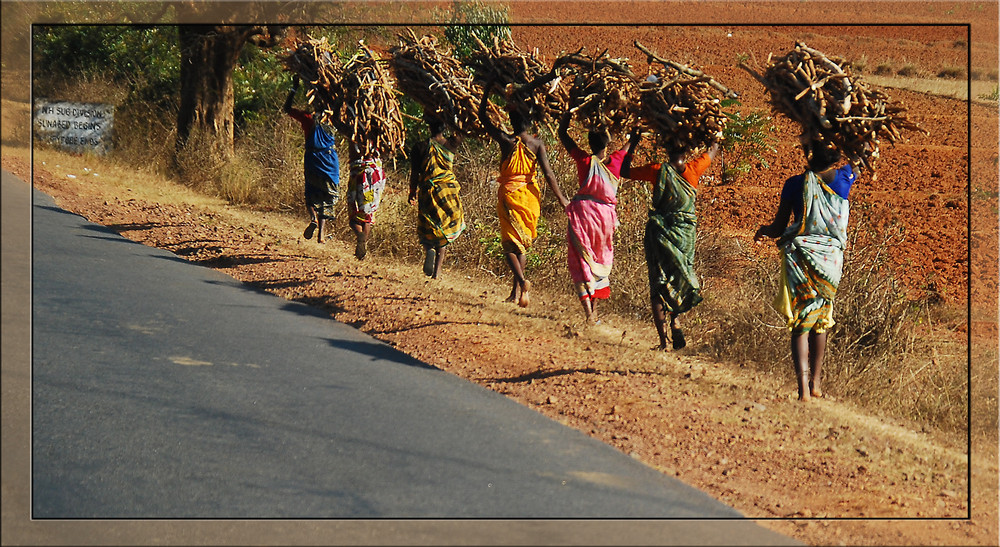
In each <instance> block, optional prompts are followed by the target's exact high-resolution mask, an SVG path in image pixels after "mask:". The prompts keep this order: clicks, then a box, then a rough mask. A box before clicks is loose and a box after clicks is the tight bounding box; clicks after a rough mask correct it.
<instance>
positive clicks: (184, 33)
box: [177, 25, 259, 163]
mask: <svg viewBox="0 0 1000 547" xmlns="http://www.w3.org/2000/svg"><path fill="white" fill-rule="evenodd" d="M254 28H255V27H252V26H221V25H182V26H181V27H180V28H179V29H178V30H179V38H180V46H181V67H180V68H181V74H180V80H181V103H180V110H179V111H178V113H177V150H178V151H181V150H183V149H184V148H185V147H187V145H188V144H190V145H192V146H194V147H195V149H196V150H197V151H198V152H199V153H198V156H201V157H204V159H205V160H208V161H211V162H212V163H215V162H217V161H225V160H227V159H229V158H230V157H232V155H233V68H234V67H235V66H236V60H237V58H238V57H239V54H240V50H241V49H242V48H243V46H244V44H246V42H247V40H248V38H249V37H250V36H251V34H252V33H253V31H254ZM256 28H259V27H256Z"/></svg>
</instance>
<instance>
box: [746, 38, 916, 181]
mask: <svg viewBox="0 0 1000 547" xmlns="http://www.w3.org/2000/svg"><path fill="white" fill-rule="evenodd" d="M740 66H741V67H742V68H744V69H745V70H747V71H748V72H750V74H752V75H753V76H754V77H755V78H757V80H758V81H760V83H762V84H763V85H764V87H766V88H767V90H768V92H770V94H771V107H772V109H773V110H774V111H775V112H778V113H781V114H784V115H786V116H788V117H789V118H791V119H792V120H794V121H796V122H798V123H799V124H800V125H801V126H802V138H803V140H804V141H807V142H817V141H818V142H822V143H826V144H827V145H828V146H831V147H833V148H836V149H837V150H839V151H840V152H841V153H842V154H843V155H844V156H846V158H847V159H848V160H849V161H851V162H852V163H855V164H861V165H863V166H864V167H865V168H866V169H867V170H868V172H870V173H871V174H872V178H873V179H874V178H875V160H876V159H877V158H878V156H879V151H878V145H879V143H880V138H886V139H888V140H889V142H891V143H895V142H896V141H897V140H901V139H902V135H901V134H900V129H911V130H916V131H921V132H923V133H925V134H926V133H927V131H925V130H924V129H922V128H920V126H919V125H917V124H916V123H915V122H912V121H910V120H908V119H907V118H906V115H905V113H904V112H905V110H906V109H905V107H903V105H902V103H896V104H893V103H891V102H890V101H889V97H888V96H887V95H886V94H885V93H883V92H881V91H878V90H870V89H868V88H867V87H866V86H865V85H864V84H862V83H861V81H860V80H861V79H860V77H857V76H854V75H853V74H851V70H850V64H849V63H847V62H846V61H845V60H844V59H842V58H839V57H828V56H827V55H824V54H823V53H821V52H819V51H817V50H815V49H813V48H810V47H807V46H806V45H805V44H804V43H802V42H797V43H796V44H795V49H793V50H792V51H790V52H788V53H787V54H786V55H784V56H783V57H779V58H777V59H774V58H772V57H771V56H768V67H767V68H766V70H765V71H764V75H763V76H761V75H759V74H757V73H756V72H754V71H753V70H752V69H750V68H749V67H747V66H746V65H745V64H742V63H741V64H740ZM807 149H808V148H807ZM806 159H807V160H808V159H809V158H806Z"/></svg>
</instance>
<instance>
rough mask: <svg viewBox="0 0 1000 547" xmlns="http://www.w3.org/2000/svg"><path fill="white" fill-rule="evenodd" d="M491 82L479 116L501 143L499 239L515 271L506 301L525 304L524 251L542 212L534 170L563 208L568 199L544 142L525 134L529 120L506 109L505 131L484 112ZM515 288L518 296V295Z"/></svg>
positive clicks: (528, 283) (490, 132)
mask: <svg viewBox="0 0 1000 547" xmlns="http://www.w3.org/2000/svg"><path fill="white" fill-rule="evenodd" d="M490 87H491V85H490V84H487V86H486V92H484V93H483V100H482V101H481V102H480V104H479V120H480V121H481V123H482V124H483V128H484V129H485V130H486V133H487V134H488V135H489V136H490V137H491V138H492V139H493V140H495V141H496V142H497V144H499V145H500V176H499V178H498V179H497V183H498V188H497V213H498V215H499V217H500V240H501V245H502V246H503V252H504V256H505V257H506V259H507V265H508V266H510V270H511V272H513V274H514V281H513V283H512V286H511V289H510V296H509V297H507V300H506V301H507V302H517V305H518V306H521V307H522V308H526V307H527V306H528V304H529V302H530V297H529V296H528V293H529V291H530V290H531V282H530V281H528V280H527V279H526V278H525V277H524V267H525V264H526V263H527V257H526V256H525V253H526V252H527V250H528V249H529V248H530V247H531V244H532V243H534V241H535V238H536V237H538V231H537V227H538V217H539V216H540V215H541V192H540V191H539V187H538V183H537V182H535V171H536V170H537V169H541V171H542V175H543V176H545V180H546V182H548V185H549V188H551V189H552V192H553V193H555V195H556V199H558V200H559V204H560V205H561V206H562V207H563V209H565V208H566V206H567V205H569V200H568V199H566V196H564V195H563V193H562V190H560V188H559V184H558V183H556V177H555V175H554V174H553V173H552V168H551V167H550V166H549V158H548V154H547V153H546V151H545V144H544V143H543V142H542V141H541V139H538V138H536V137H534V136H532V135H529V134H528V125H529V124H528V121H527V119H525V118H524V117H523V116H521V114H519V113H518V112H517V110H516V109H510V110H509V111H508V114H509V117H510V124H511V127H512V128H513V130H514V132H513V133H511V134H508V133H506V132H504V131H502V130H501V129H500V128H498V127H497V126H496V125H495V124H494V123H493V120H491V119H490V116H489V114H488V113H487V112H486V106H487V104H488V103H489V98H488V97H489V91H490ZM518 288H520V289H521V296H520V298H518V294H517V291H518Z"/></svg>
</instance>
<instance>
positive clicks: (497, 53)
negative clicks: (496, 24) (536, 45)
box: [466, 37, 569, 123]
mask: <svg viewBox="0 0 1000 547" xmlns="http://www.w3.org/2000/svg"><path fill="white" fill-rule="evenodd" d="M474 38H475V37H474ZM476 44H477V46H478V48H477V50H476V51H474V52H473V54H472V56H471V57H470V58H469V60H468V61H467V62H466V65H467V66H468V67H469V68H470V69H471V70H472V73H473V77H474V81H475V82H476V83H477V84H479V85H481V86H483V87H484V88H485V87H486V86H488V85H492V86H494V87H493V88H492V89H494V90H496V91H498V92H499V93H500V95H501V96H502V97H503V99H504V102H505V104H506V109H507V110H508V111H515V112H517V113H518V114H520V115H521V117H522V118H524V119H526V120H529V121H531V122H533V123H541V122H544V121H546V120H547V119H551V118H557V117H558V116H559V114H560V113H562V112H563V111H564V110H566V108H567V106H566V105H567V102H568V100H569V92H568V90H567V89H566V88H565V86H562V85H560V84H561V83H562V78H560V77H559V75H558V74H556V73H555V72H554V71H553V70H552V69H551V68H550V67H549V66H547V65H546V64H545V61H544V60H543V59H542V58H540V57H539V55H538V51H537V49H536V50H535V51H534V52H532V53H530V54H528V53H525V52H524V51H521V50H520V49H519V48H518V47H517V45H516V44H515V43H514V42H513V41H512V40H500V39H499V38H496V37H494V39H493V44H492V46H487V45H486V44H484V43H483V42H482V41H481V40H479V38H476Z"/></svg>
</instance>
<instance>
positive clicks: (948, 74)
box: [937, 66, 965, 79]
mask: <svg viewBox="0 0 1000 547" xmlns="http://www.w3.org/2000/svg"><path fill="white" fill-rule="evenodd" d="M937 76H938V78H950V79H959V78H963V77H965V69H964V68H961V67H957V66H946V67H943V68H942V69H941V70H939V71H938V73H937Z"/></svg>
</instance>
